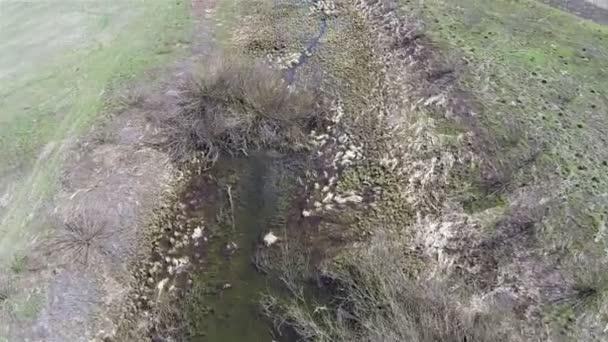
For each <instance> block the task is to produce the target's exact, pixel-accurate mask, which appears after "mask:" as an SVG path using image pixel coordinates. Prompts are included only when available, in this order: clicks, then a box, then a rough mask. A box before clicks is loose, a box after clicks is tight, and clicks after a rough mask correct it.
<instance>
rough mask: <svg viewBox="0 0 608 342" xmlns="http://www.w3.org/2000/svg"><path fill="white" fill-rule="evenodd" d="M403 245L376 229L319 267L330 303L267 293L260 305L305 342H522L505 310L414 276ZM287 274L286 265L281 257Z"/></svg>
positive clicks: (437, 281)
mask: <svg viewBox="0 0 608 342" xmlns="http://www.w3.org/2000/svg"><path fill="white" fill-rule="evenodd" d="M403 246H404V245H403V243H402V242H398V241H395V240H394V237H392V236H391V235H387V234H380V235H379V236H378V237H376V238H374V239H373V241H371V242H370V243H369V245H368V246H367V247H365V248H362V249H359V250H357V251H355V252H353V253H350V252H349V254H348V255H346V256H345V257H343V258H340V259H339V260H340V261H339V262H338V263H337V264H336V265H333V266H332V267H331V270H326V272H324V275H323V278H324V283H326V284H331V285H329V287H330V289H331V292H332V294H333V297H334V300H333V301H332V303H331V305H321V304H319V305H316V306H315V305H313V304H311V302H310V301H308V303H306V301H305V299H304V297H303V296H300V295H297V296H295V297H294V298H295V299H294V300H292V301H290V302H287V303H285V302H282V301H281V300H279V299H277V298H276V297H273V296H266V297H264V298H263V300H262V308H263V311H264V312H265V313H266V314H267V315H268V316H269V317H270V318H271V319H272V321H273V322H274V324H275V326H276V327H277V329H278V330H284V329H285V328H286V327H288V328H291V329H293V330H294V331H295V332H296V333H297V335H298V336H300V337H302V338H303V339H304V340H307V341H395V342H397V341H429V342H430V341H454V342H456V341H488V342H489V341H522V340H523V339H522V338H521V337H520V335H519V331H517V330H516V328H515V326H516V325H514V324H513V321H512V319H511V317H510V315H509V314H508V313H507V312H506V311H505V312H503V311H502V310H500V309H499V308H497V307H494V306H492V307H490V306H489V305H487V304H484V305H481V304H480V305H478V306H477V307H475V308H474V309H472V308H471V307H473V306H474V305H471V303H473V302H474V298H472V297H471V296H467V295H466V293H464V292H463V290H462V289H461V288H460V287H459V286H457V284H449V283H448V282H447V281H446V280H444V279H441V278H439V277H437V276H430V275H426V274H420V275H417V276H413V274H412V270H411V269H409V268H410V267H411V264H408V260H410V258H407V257H405V256H404V249H403ZM284 266H285V270H286V272H285V274H286V275H287V276H288V275H289V274H292V273H293V271H294V270H293V269H291V270H287V269H288V268H289V267H290V266H291V264H289V263H286V264H285V265H284Z"/></svg>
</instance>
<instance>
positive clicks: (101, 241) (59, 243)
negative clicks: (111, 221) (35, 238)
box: [50, 213, 110, 265]
mask: <svg viewBox="0 0 608 342" xmlns="http://www.w3.org/2000/svg"><path fill="white" fill-rule="evenodd" d="M109 234H110V233H109V232H108V231H107V230H106V229H105V227H104V225H102V224H100V223H99V222H97V221H96V220H95V218H94V217H91V216H90V215H88V214H84V213H78V214H76V215H75V216H74V217H71V218H68V219H66V220H65V221H62V222H60V223H59V224H58V230H57V232H56V235H55V236H54V237H53V238H52V239H51V243H50V247H51V250H52V251H55V252H60V253H64V254H65V255H66V256H68V257H69V258H70V259H71V260H70V261H73V262H76V263H79V264H82V265H88V264H89V263H90V262H91V260H92V259H93V258H94V257H96V256H100V255H103V254H106V247H105V243H106V242H107V240H108V238H109Z"/></svg>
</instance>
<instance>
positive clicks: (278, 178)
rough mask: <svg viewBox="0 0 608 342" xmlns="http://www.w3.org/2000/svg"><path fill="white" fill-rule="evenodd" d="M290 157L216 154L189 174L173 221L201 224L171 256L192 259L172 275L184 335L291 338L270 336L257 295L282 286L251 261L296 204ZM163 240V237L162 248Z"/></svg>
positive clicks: (201, 341)
mask: <svg viewBox="0 0 608 342" xmlns="http://www.w3.org/2000/svg"><path fill="white" fill-rule="evenodd" d="M326 29H327V21H326V18H325V17H323V18H321V19H320V23H319V33H318V34H317V35H316V36H314V37H313V38H311V40H310V41H309V42H308V43H307V44H306V48H305V50H304V51H303V52H302V53H301V55H300V58H299V60H298V61H297V63H294V64H293V65H292V66H291V67H290V68H289V69H287V70H286V74H285V75H284V77H285V81H286V82H287V83H288V84H292V83H293V82H294V81H295V80H296V73H297V69H298V68H299V67H301V66H302V65H304V64H305V63H307V61H308V59H309V58H310V57H311V56H312V55H313V53H314V51H315V49H316V48H317V47H318V45H319V44H320V41H321V39H322V38H323V36H324V35H325V32H326ZM295 159H297V157H285V156H280V155H278V153H274V152H262V151H260V152H256V153H250V155H249V156H246V157H245V156H243V157H223V158H220V160H219V161H218V162H217V163H216V165H215V166H214V167H213V168H212V170H210V171H208V172H206V173H204V174H203V175H201V176H195V177H193V178H192V179H191V180H190V181H189V183H188V186H187V187H186V189H185V191H184V193H183V194H182V195H181V196H180V198H179V199H178V201H179V203H184V205H185V208H184V209H183V214H182V216H181V217H179V219H178V220H181V221H183V222H184V226H189V225H191V224H192V222H195V224H194V225H193V226H192V227H196V228H192V227H191V228H188V229H190V230H189V233H187V234H193V232H194V229H199V228H198V227H199V225H198V223H202V226H204V228H203V230H204V231H203V233H202V235H201V236H202V237H199V238H198V239H200V241H201V242H200V243H199V242H197V243H196V244H195V245H193V246H190V247H187V248H185V249H182V250H180V251H179V253H180V254H179V255H175V256H174V257H175V258H178V257H184V256H186V257H188V258H189V260H192V261H193V262H192V266H193V268H192V269H190V270H189V271H188V272H186V275H184V274H182V276H181V277H182V279H181V280H180V279H179V277H174V279H176V280H175V281H174V283H175V284H178V287H182V288H184V289H188V290H187V291H186V292H185V296H186V297H185V301H184V303H183V306H184V307H183V311H184V317H185V319H186V321H187V322H188V323H187V324H188V329H187V330H188V335H189V337H188V340H189V341H197V342H232V341H234V342H238V341H251V342H258V341H260V342H271V341H280V342H292V341H296V339H295V337H293V336H289V337H286V336H275V334H273V330H272V327H271V326H270V325H269V323H268V322H267V320H266V319H264V318H263V317H260V315H259V311H260V310H259V300H260V296H261V295H262V294H263V293H265V292H267V291H268V290H269V289H273V290H275V291H274V292H277V291H279V292H280V291H281V290H280V287H281V286H280V284H277V283H276V280H273V279H272V277H268V276H265V275H264V274H262V273H260V272H258V270H256V268H255V267H254V265H253V263H252V258H253V256H254V255H255V253H256V250H257V249H258V248H267V247H265V246H264V245H263V243H262V238H263V236H264V235H265V234H267V233H269V232H273V233H274V234H275V235H277V236H279V238H280V237H281V236H282V234H283V232H284V231H285V228H286V225H287V220H288V218H289V217H290V216H289V215H290V210H291V209H293V208H295V207H296V199H297V192H298V183H297V181H296V178H297V176H298V173H299V172H301V171H302V165H298V164H297V163H298V161H297V160H295ZM298 213H299V211H298ZM292 214H293V212H292ZM178 225H179V224H178ZM180 227H181V226H180ZM168 236H170V234H169V235H168ZM165 240H167V239H166V238H165ZM202 241H204V242H202ZM279 244H280V242H279ZM170 246H171V243H165V248H166V249H169V248H170ZM273 247H276V246H272V247H270V248H273ZM160 259H161V258H160V257H157V258H156V260H160ZM176 267H177V266H176ZM163 276H168V277H170V278H171V277H172V276H171V275H168V274H165V275H163ZM186 277H187V280H186ZM186 281H187V283H186Z"/></svg>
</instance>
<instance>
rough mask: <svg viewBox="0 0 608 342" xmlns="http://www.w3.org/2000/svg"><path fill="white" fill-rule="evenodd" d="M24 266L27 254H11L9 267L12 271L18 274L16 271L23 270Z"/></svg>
mask: <svg viewBox="0 0 608 342" xmlns="http://www.w3.org/2000/svg"><path fill="white" fill-rule="evenodd" d="M26 266H27V256H26V255H21V254H15V255H14V256H13V260H12V261H11V264H10V266H9V268H10V269H11V271H13V273H15V274H18V273H21V272H23V271H25V268H26Z"/></svg>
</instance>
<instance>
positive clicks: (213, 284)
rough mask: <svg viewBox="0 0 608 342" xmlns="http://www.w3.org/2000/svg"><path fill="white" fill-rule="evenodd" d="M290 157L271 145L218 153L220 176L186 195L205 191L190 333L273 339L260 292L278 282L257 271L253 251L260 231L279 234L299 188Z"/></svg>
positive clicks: (219, 340) (216, 338)
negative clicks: (202, 248)
mask: <svg viewBox="0 0 608 342" xmlns="http://www.w3.org/2000/svg"><path fill="white" fill-rule="evenodd" d="M292 170H293V165H291V162H290V161H287V160H285V159H282V158H280V157H277V156H272V155H269V154H268V153H257V154H255V155H251V156H249V157H248V158H239V159H229V160H223V161H220V162H219V163H218V164H217V165H216V166H215V167H214V171H213V172H212V177H213V179H214V182H215V184H214V185H213V186H212V187H213V188H214V189H212V190H211V192H214V193H210V184H209V183H208V182H202V183H201V186H199V187H197V186H193V188H192V189H191V191H190V192H189V198H188V201H192V200H193V199H196V197H199V198H200V197H203V196H206V197H207V199H209V200H211V201H212V202H213V203H207V205H204V208H203V209H202V210H200V211H198V215H200V216H201V219H202V220H204V221H205V222H207V225H206V230H207V234H208V241H209V243H208V245H207V246H206V249H207V255H205V257H204V258H203V259H204V261H203V263H204V264H203V265H202V266H201V267H200V270H199V271H198V272H197V273H196V274H194V276H193V283H192V289H191V291H190V294H189V295H188V300H187V302H186V306H187V308H186V312H187V319H188V320H189V321H190V324H191V326H192V327H193V330H194V336H192V337H191V341H201V342H203V341H209V342H223V341H268V342H270V341H272V340H279V339H278V338H276V337H273V336H272V334H271V330H270V327H269V325H268V324H267V323H266V321H265V320H264V319H262V318H261V317H259V315H258V311H259V310H258V308H259V307H258V301H259V298H260V295H261V294H262V293H263V292H265V291H267V290H268V289H269V288H273V287H276V284H273V283H271V280H270V279H269V278H267V277H265V276H264V275H263V274H261V273H259V272H257V271H256V269H255V267H254V266H253V264H252V261H251V258H252V256H253V255H254V252H255V249H256V248H266V247H263V246H261V244H260V242H261V237H262V236H263V235H264V234H265V233H267V232H269V231H273V232H274V233H275V234H276V235H281V232H282V230H283V229H284V226H285V222H286V217H287V215H288V208H289V207H290V206H291V203H293V198H294V194H295V190H296V186H295V184H296V183H295V178H294V177H295V176H294V172H293V171H292Z"/></svg>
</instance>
